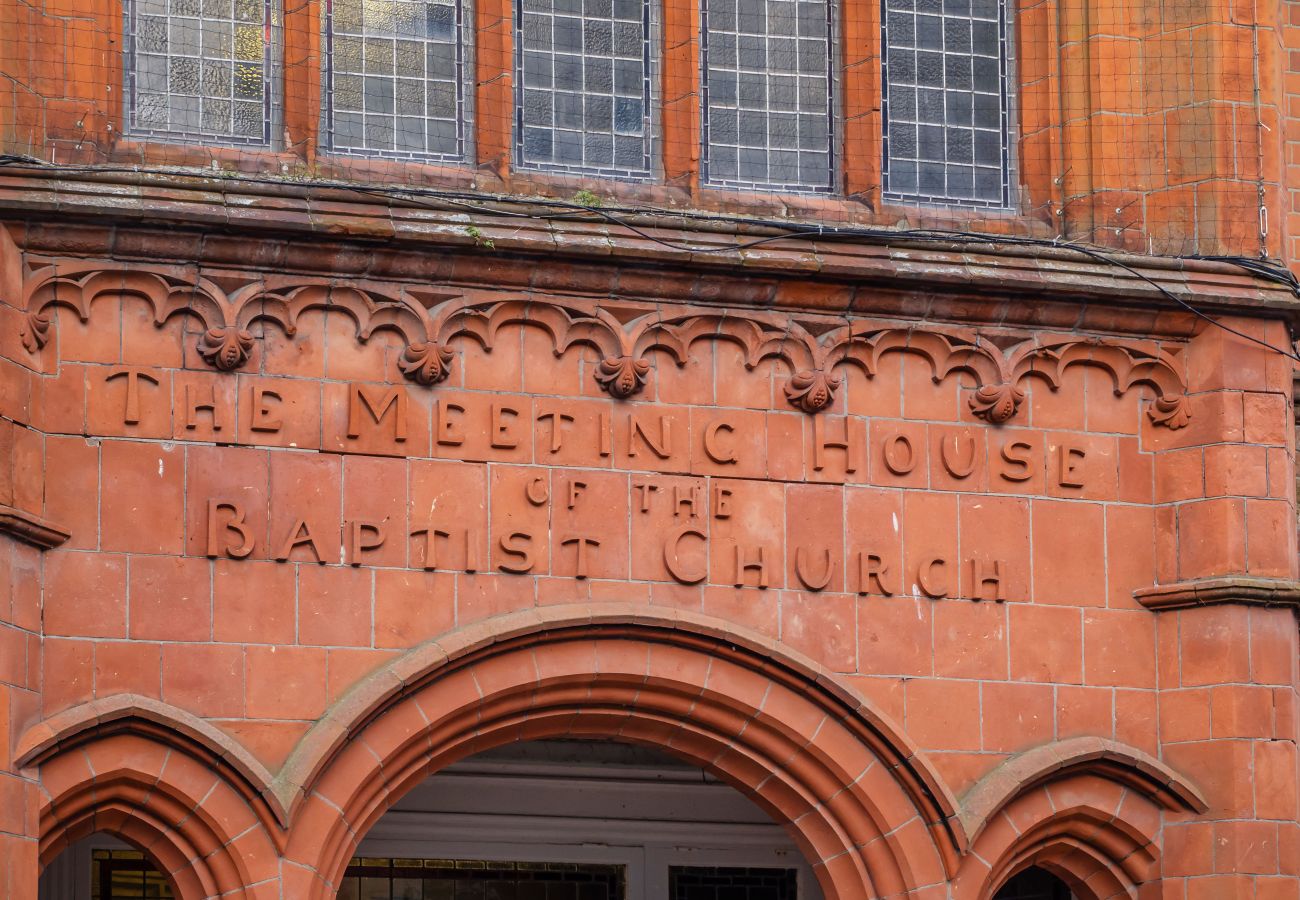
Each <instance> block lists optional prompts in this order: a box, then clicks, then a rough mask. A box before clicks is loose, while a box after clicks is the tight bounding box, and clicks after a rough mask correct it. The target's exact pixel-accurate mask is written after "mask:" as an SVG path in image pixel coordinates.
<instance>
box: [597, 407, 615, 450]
mask: <svg viewBox="0 0 1300 900" xmlns="http://www.w3.org/2000/svg"><path fill="white" fill-rule="evenodd" d="M613 431H614V426H613V424H612V423H611V422H610V419H609V412H608V411H607V410H603V409H602V410H601V411H600V455H601V456H609V455H610V453H612V452H613V448H612V447H611V446H610V444H611V443H612V441H611V440H610V435H611V434H612V433H613Z"/></svg>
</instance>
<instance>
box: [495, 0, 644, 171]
mask: <svg viewBox="0 0 1300 900" xmlns="http://www.w3.org/2000/svg"><path fill="white" fill-rule="evenodd" d="M515 9H516V20H515V48H516V50H515V52H516V57H515V85H516V87H515V158H516V161H517V164H518V166H519V167H520V168H522V169H547V170H551V171H561V172H574V173H582V174H592V175H606V176H612V177H616V178H633V179H643V178H647V177H648V176H649V175H650V168H651V166H650V162H651V157H650V147H651V133H652V127H653V110H652V108H651V82H652V79H651V40H650V32H651V24H652V23H651V4H650V3H649V2H647V0H517V2H516V4H515Z"/></svg>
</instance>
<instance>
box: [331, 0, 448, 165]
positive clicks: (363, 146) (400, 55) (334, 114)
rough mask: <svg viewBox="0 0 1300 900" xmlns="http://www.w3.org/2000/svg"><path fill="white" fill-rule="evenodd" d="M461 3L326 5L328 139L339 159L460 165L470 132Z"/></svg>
mask: <svg viewBox="0 0 1300 900" xmlns="http://www.w3.org/2000/svg"><path fill="white" fill-rule="evenodd" d="M466 15H467V10H466V9H465V6H464V3H462V2H459V0H325V51H326V65H325V76H324V77H325V134H326V141H327V146H328V147H329V148H330V149H331V150H334V151H336V152H340V153H357V154H366V155H377V156H392V157H399V158H409V159H434V160H455V161H460V160H463V159H464V158H465V157H466V156H467V146H466V145H467V141H468V139H469V129H470V128H471V123H470V115H469V105H470V96H471V95H470V92H469V91H468V90H467V88H466V76H467V73H468V71H469V61H468V59H467V58H466V56H467V51H468V49H469V47H468V46H467V43H468V42H466V41H465V40H464V34H465V29H466V27H467V26H466V22H465V16H466Z"/></svg>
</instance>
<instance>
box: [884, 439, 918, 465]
mask: <svg viewBox="0 0 1300 900" xmlns="http://www.w3.org/2000/svg"><path fill="white" fill-rule="evenodd" d="M884 457H885V468H887V469H889V471H891V472H893V473H894V474H895V475H907V474H909V473H910V472H911V471H912V470H913V469H915V468H916V451H915V450H913V449H912V441H911V439H910V438H908V436H907V435H905V434H896V435H893V436H892V437H889V438H886V439H885V453H884Z"/></svg>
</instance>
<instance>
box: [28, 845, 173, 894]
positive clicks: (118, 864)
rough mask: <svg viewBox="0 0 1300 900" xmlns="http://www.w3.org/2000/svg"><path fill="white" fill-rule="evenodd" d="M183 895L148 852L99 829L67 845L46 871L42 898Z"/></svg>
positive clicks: (43, 877)
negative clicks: (177, 890)
mask: <svg viewBox="0 0 1300 900" xmlns="http://www.w3.org/2000/svg"><path fill="white" fill-rule="evenodd" d="M179 896H180V895H179V894H178V893H177V892H176V888H175V886H174V885H173V884H172V882H171V879H170V878H169V877H168V876H167V875H166V874H165V873H164V872H163V871H162V870H161V869H160V867H159V863H158V862H157V861H156V860H155V859H154V858H153V857H152V856H151V855H150V854H149V853H147V852H146V851H144V850H142V849H140V848H139V847H137V846H135V845H133V844H129V843H127V842H126V841H124V840H122V839H121V838H118V837H116V836H114V835H112V834H108V833H105V832H96V833H94V834H91V835H88V836H87V837H84V838H81V839H80V840H77V841H74V842H73V843H72V844H70V845H69V846H67V847H65V848H64V849H63V851H62V852H61V853H59V855H58V856H56V857H55V858H54V859H52V860H51V861H50V862H49V863H48V864H47V865H46V866H45V868H44V870H42V872H41V877H40V882H39V886H38V889H37V898H38V900H128V898H131V900H135V898H141V900H173V898H177V897H179Z"/></svg>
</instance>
